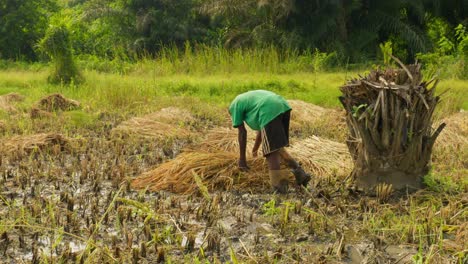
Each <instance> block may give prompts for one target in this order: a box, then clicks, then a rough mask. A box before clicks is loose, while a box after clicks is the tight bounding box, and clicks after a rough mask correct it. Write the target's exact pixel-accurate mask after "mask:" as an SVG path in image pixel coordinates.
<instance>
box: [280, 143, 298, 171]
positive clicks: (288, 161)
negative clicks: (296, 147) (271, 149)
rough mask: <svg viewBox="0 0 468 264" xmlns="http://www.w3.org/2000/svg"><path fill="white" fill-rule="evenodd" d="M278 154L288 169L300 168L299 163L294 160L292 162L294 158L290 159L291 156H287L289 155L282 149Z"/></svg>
mask: <svg viewBox="0 0 468 264" xmlns="http://www.w3.org/2000/svg"><path fill="white" fill-rule="evenodd" d="M278 152H279V155H280V156H281V158H282V159H283V160H284V162H285V163H286V166H288V168H290V169H297V168H298V167H300V165H299V163H298V162H297V161H296V160H294V158H293V157H291V155H289V153H288V152H287V151H286V150H285V149H284V148H282V149H280V150H279V151H278Z"/></svg>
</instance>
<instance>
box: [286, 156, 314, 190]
mask: <svg viewBox="0 0 468 264" xmlns="http://www.w3.org/2000/svg"><path fill="white" fill-rule="evenodd" d="M277 152H279V155H280V157H281V158H282V159H283V160H284V162H285V163H286V166H288V167H289V168H290V169H291V171H292V173H293V174H294V177H295V178H296V183H297V184H298V185H304V186H307V184H308V183H309V181H310V179H311V178H312V177H311V176H310V174H309V173H306V172H305V171H304V169H303V168H302V167H301V165H300V164H299V163H298V162H297V161H296V160H294V159H293V158H292V157H291V155H289V153H288V152H287V151H286V150H285V149H284V148H282V149H280V150H279V151H277Z"/></svg>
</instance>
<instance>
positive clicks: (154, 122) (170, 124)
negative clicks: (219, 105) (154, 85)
mask: <svg viewBox="0 0 468 264" xmlns="http://www.w3.org/2000/svg"><path fill="white" fill-rule="evenodd" d="M194 120H195V118H194V117H193V116H192V114H191V113H190V112H189V111H187V110H183V109H180V108H176V107H169V108H163V109H161V110H160V111H158V112H155V113H151V114H148V115H145V116H142V117H134V118H132V119H129V120H127V121H124V122H122V123H121V124H120V125H119V126H117V127H116V128H114V129H113V130H112V133H113V134H114V135H116V134H117V135H135V136H140V137H146V138H158V139H161V138H171V137H172V138H187V137H190V136H191V135H192V132H191V131H190V130H189V129H188V128H187V127H189V126H190V123H191V122H194Z"/></svg>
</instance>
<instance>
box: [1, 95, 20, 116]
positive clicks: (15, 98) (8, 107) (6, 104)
mask: <svg viewBox="0 0 468 264" xmlns="http://www.w3.org/2000/svg"><path fill="white" fill-rule="evenodd" d="M23 100H24V96H22V95H20V94H18V93H9V94H5V95H2V96H0V110H3V111H5V112H8V113H15V112H16V107H15V106H14V103H16V102H21V101H23Z"/></svg>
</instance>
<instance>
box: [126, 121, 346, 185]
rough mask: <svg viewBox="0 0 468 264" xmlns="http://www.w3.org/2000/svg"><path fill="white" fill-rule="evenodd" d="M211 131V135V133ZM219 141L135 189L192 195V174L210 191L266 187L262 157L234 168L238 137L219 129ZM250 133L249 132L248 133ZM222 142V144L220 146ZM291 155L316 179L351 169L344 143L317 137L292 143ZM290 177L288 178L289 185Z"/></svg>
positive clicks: (166, 166)
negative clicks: (244, 168)
mask: <svg viewBox="0 0 468 264" xmlns="http://www.w3.org/2000/svg"><path fill="white" fill-rule="evenodd" d="M234 131H235V130H234ZM214 133H215V131H212V132H211V134H214ZM218 133H219V134H221V135H224V137H220V139H219V138H218V139H215V140H214V143H212V142H210V140H211V138H210V137H209V136H207V139H206V140H205V142H202V143H201V144H200V145H198V146H195V147H192V150H190V151H187V152H184V153H182V154H180V155H179V156H177V157H176V158H175V159H173V160H170V161H168V162H166V163H163V164H161V165H160V166H159V167H157V168H155V169H154V170H151V171H148V172H146V173H144V174H142V175H141V176H139V177H138V178H136V179H134V180H133V182H132V187H133V188H136V189H145V188H148V189H149V190H151V191H160V190H166V191H171V192H176V193H192V192H195V191H197V190H198V188H197V184H196V182H195V179H194V173H195V174H196V175H198V176H199V177H200V178H201V180H202V182H203V185H205V186H206V187H207V188H208V190H209V191H213V190H219V189H221V190H229V189H242V190H246V189H249V190H252V191H261V190H265V189H266V188H269V178H268V169H267V165H266V163H265V159H264V158H262V157H259V158H253V159H249V160H248V163H249V166H250V171H249V172H240V171H239V169H238V168H237V160H238V154H237V151H238V149H237V148H236V147H237V145H236V143H235V141H237V137H236V138H233V135H235V134H234V133H233V132H231V131H230V130H225V129H220V130H219V132H218ZM251 134H252V133H251ZM220 142H224V143H222V144H221V143H220ZM290 153H291V154H292V155H293V157H294V158H296V159H297V160H298V161H299V162H301V163H302V164H303V167H304V168H305V169H306V170H308V171H310V172H312V174H314V175H316V176H326V175H333V174H334V175H346V174H347V173H349V171H350V170H351V160H350V157H349V154H348V152H347V150H346V147H345V145H344V144H340V143H337V142H333V141H331V140H326V139H320V138H318V137H313V138H307V139H304V140H299V141H297V142H295V143H294V144H293V145H292V146H291V148H290ZM292 180H293V176H292V174H291V175H290V181H291V183H292Z"/></svg>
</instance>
